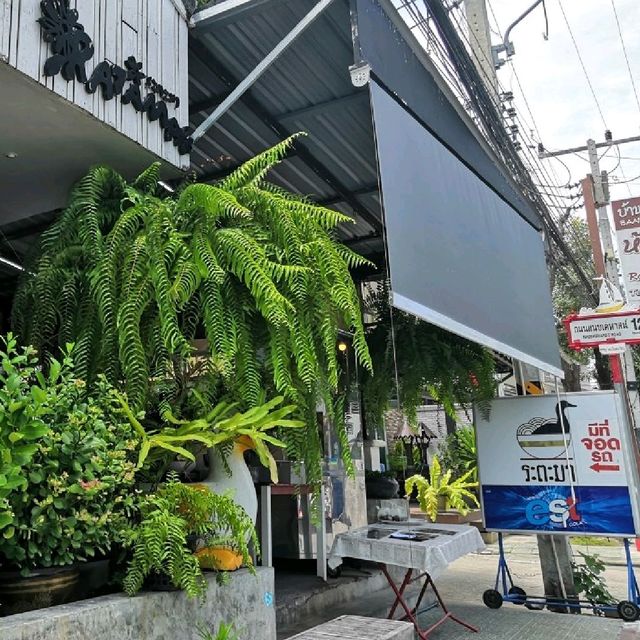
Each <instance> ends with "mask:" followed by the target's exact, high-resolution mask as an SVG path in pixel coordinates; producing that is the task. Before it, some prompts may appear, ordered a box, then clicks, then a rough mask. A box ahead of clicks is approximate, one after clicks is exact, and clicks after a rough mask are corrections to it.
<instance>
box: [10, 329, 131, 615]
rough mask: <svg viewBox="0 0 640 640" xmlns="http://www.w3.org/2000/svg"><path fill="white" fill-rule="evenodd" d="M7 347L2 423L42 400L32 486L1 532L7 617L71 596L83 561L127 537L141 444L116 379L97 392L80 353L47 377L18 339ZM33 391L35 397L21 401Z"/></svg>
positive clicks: (21, 490)
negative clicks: (80, 374) (79, 363)
mask: <svg viewBox="0 0 640 640" xmlns="http://www.w3.org/2000/svg"><path fill="white" fill-rule="evenodd" d="M6 346H7V352H8V353H5V356H4V364H5V367H4V375H6V376H7V377H6V379H5V381H4V384H3V388H2V391H0V397H1V400H0V402H1V403H2V405H3V409H4V410H3V411H2V418H0V420H5V421H6V420H8V419H13V418H9V417H7V413H15V412H22V411H24V410H25V407H26V406H27V405H28V404H29V403H31V402H33V403H35V405H36V406H37V407H38V414H39V415H38V421H37V424H38V432H39V434H40V435H39V437H38V438H37V439H36V440H34V441H33V451H32V455H31V456H30V459H29V460H28V462H26V463H25V464H24V465H23V466H22V473H23V475H24V480H25V482H24V483H23V484H22V485H21V486H19V487H18V488H16V489H14V490H13V491H11V492H10V493H9V494H8V495H7V496H6V497H5V501H6V503H7V504H8V507H9V510H10V512H11V514H12V522H11V524H10V525H9V526H8V527H5V528H4V530H3V535H0V558H2V562H3V565H2V571H0V600H1V601H2V603H3V605H4V611H5V612H7V611H24V610H28V609H31V608H39V607H41V606H49V605H52V604H57V603H59V602H62V601H64V600H66V599H68V598H69V597H70V596H71V594H72V593H73V590H74V587H75V584H76V583H77V580H78V564H79V563H83V562H86V561H88V560H90V559H92V558H95V557H96V556H99V555H105V554H108V553H109V552H110V550H111V548H112V546H113V545H114V544H117V543H118V542H119V541H120V540H121V535H122V533H123V532H124V531H125V529H126V524H127V518H128V516H129V514H130V513H131V510H132V508H133V498H134V480H135V468H136V463H135V450H136V448H137V446H138V443H137V439H136V435H135V432H134V431H133V429H132V427H131V425H130V424H129V422H128V421H127V420H125V419H124V418H123V416H122V412H121V409H120V405H119V402H118V397H117V396H116V393H115V391H114V389H113V388H112V387H111V386H110V385H109V384H108V383H107V382H106V380H105V379H104V378H102V377H100V378H98V379H97V380H96V383H95V385H94V389H93V390H92V391H91V393H88V392H87V389H86V385H85V383H84V381H82V380H79V379H77V378H76V377H75V373H74V366H73V361H72V358H71V347H69V348H68V349H67V350H66V352H65V353H63V358H62V360H61V361H58V360H56V359H53V358H51V359H50V361H49V366H48V372H47V374H46V376H45V374H44V373H43V372H42V371H39V370H37V369H33V366H32V365H33V363H32V362H31V360H30V357H29V356H26V355H25V356H24V357H23V358H22V357H21V356H20V355H17V356H16V355H15V354H20V353H23V355H24V353H26V352H19V351H15V347H14V346H12V343H11V342H10V341H9V342H8V343H7V345H6ZM12 349H13V351H12ZM12 353H13V355H14V356H15V357H13V363H12V364H10V363H8V362H7V361H8V359H9V360H10V359H11V357H12ZM23 385H28V386H29V387H30V393H29V396H30V397H29V398H27V397H25V398H23V399H21V400H19V399H17V397H16V394H17V393H18V390H19V389H20V388H22V386H23ZM23 391H24V389H23ZM10 398H13V399H10ZM42 425H44V427H45V428H44V429H43V427H42ZM5 454H6V451H3V455H5Z"/></svg>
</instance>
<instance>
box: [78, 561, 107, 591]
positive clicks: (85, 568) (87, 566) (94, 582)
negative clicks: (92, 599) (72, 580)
mask: <svg viewBox="0 0 640 640" xmlns="http://www.w3.org/2000/svg"><path fill="white" fill-rule="evenodd" d="M78 573H79V574H80V575H79V582H80V584H82V591H83V592H84V594H85V596H86V595H88V594H93V593H94V592H96V591H102V590H103V589H105V588H106V587H107V585H108V584H109V580H110V579H111V559H110V558H103V559H101V560H88V561H87V562H81V563H78Z"/></svg>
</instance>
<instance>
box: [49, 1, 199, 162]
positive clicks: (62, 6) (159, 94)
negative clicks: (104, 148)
mask: <svg viewBox="0 0 640 640" xmlns="http://www.w3.org/2000/svg"><path fill="white" fill-rule="evenodd" d="M40 9H41V11H42V17H40V18H39V19H38V22H39V23H40V27H41V29H42V35H43V39H44V41H45V42H47V43H49V44H50V47H51V53H52V55H51V57H50V58H48V59H47V60H46V62H45V64H44V74H45V75H46V76H56V75H58V74H60V75H61V76H62V77H63V78H64V79H65V80H66V81H67V82H71V81H73V80H74V79H76V80H77V81H78V82H81V83H82V84H84V86H85V89H86V90H87V91H88V92H89V93H95V92H96V91H97V90H98V89H100V90H101V91H102V97H103V98H104V99H105V100H107V101H108V100H113V99H114V98H115V97H116V96H120V100H121V102H122V103H123V104H125V105H127V104H128V105H131V107H132V108H133V109H135V110H136V111H138V112H141V113H146V114H147V118H148V119H149V121H151V122H155V121H158V124H159V126H160V127H161V128H162V130H163V131H164V139H165V141H166V142H173V144H174V145H175V146H176V147H177V149H178V152H179V153H180V154H187V153H189V152H190V151H191V148H192V146H193V140H192V138H191V136H190V133H191V130H190V128H189V127H182V126H180V124H179V122H178V120H177V119H176V118H175V116H170V115H169V108H170V106H171V105H173V108H174V109H175V108H177V107H179V106H180V99H179V98H178V97H177V96H175V95H174V94H172V93H170V92H169V91H167V90H166V89H165V88H164V87H163V86H162V85H161V84H160V83H159V82H157V80H155V79H154V78H151V77H150V76H147V75H145V74H144V73H143V65H142V63H141V62H138V60H136V58H135V56H129V57H128V58H127V59H126V60H125V61H124V63H123V64H124V66H120V65H118V64H114V63H111V62H109V61H107V60H103V61H102V62H99V63H98V64H97V66H96V67H94V69H93V70H92V72H91V74H90V75H89V77H87V70H86V64H87V62H89V60H91V59H92V58H93V55H94V47H93V41H92V40H91V38H90V36H89V35H88V34H87V33H86V32H85V30H84V26H83V25H82V24H81V23H80V22H78V19H79V14H78V11H77V10H76V9H71V8H70V6H69V0H42V1H41V2H40Z"/></svg>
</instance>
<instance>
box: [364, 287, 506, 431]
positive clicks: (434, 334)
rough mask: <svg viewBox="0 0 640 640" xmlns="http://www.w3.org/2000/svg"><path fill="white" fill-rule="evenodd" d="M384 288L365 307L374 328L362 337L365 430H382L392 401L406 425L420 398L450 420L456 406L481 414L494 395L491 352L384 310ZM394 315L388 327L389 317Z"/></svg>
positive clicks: (413, 421) (413, 419) (414, 420)
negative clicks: (367, 354)
mask: <svg viewBox="0 0 640 640" xmlns="http://www.w3.org/2000/svg"><path fill="white" fill-rule="evenodd" d="M389 296H390V292H389V287H388V283H386V282H383V283H380V284H379V286H378V287H377V288H376V289H375V290H373V291H372V292H371V293H370V295H369V296H368V297H367V299H366V301H365V304H366V307H367V311H368V312H370V313H371V314H372V315H373V316H374V318H375V322H374V323H373V324H372V325H371V326H370V328H369V330H368V332H367V341H368V344H369V349H370V351H371V358H372V361H373V370H374V371H375V375H370V374H369V373H368V372H367V371H365V373H364V380H363V395H364V400H365V403H364V404H365V408H366V411H367V416H366V417H367V424H368V425H370V426H371V428H373V429H375V428H376V427H382V426H383V416H384V413H385V411H386V410H387V409H388V407H389V403H390V401H391V399H392V398H393V397H395V395H396V372H397V381H398V386H399V395H400V398H399V399H400V409H401V410H402V411H403V413H404V414H405V416H406V417H407V419H408V421H409V423H410V424H412V425H415V424H416V423H417V408H418V407H419V406H420V405H421V404H422V402H423V398H424V397H425V396H430V397H431V398H433V399H434V400H436V401H438V402H440V403H442V405H443V407H444V409H445V411H446V412H447V413H449V414H450V415H452V416H454V415H455V405H456V404H469V403H471V402H478V403H479V404H480V407H481V408H482V407H483V406H484V407H487V406H488V401H489V400H491V399H492V398H493V397H494V395H495V388H496V383H495V379H494V370H495V366H494V360H493V356H492V354H491V352H490V351H489V350H488V349H486V348H484V347H482V346H480V345H478V344H476V343H474V342H470V341H469V340H466V339H465V338H461V337H460V336H457V335H455V334H453V333H450V332H448V331H445V330H444V329H441V328H440V327H436V326H435V325H432V324H429V323H428V322H425V321H424V320H420V319H419V318H416V317H415V316H412V315H409V314H407V313H403V312H402V311H398V310H396V309H394V310H393V312H392V311H391V309H390V306H389ZM391 313H393V322H392V316H391Z"/></svg>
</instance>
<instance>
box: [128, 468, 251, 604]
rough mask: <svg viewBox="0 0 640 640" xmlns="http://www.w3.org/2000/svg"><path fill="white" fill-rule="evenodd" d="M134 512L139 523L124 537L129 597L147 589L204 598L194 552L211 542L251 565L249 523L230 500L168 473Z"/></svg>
mask: <svg viewBox="0 0 640 640" xmlns="http://www.w3.org/2000/svg"><path fill="white" fill-rule="evenodd" d="M139 512H140V522H139V523H138V524H135V525H133V526H131V527H130V529H129V530H128V532H127V535H126V546H127V547H128V548H129V549H130V550H131V559H130V561H129V564H128V567H127V573H126V576H125V578H124V581H123V587H124V590H125V592H126V593H127V594H129V595H134V594H135V593H137V592H138V591H139V590H140V589H141V588H142V587H143V586H144V585H145V584H147V586H149V587H150V588H153V589H160V590H165V589H182V590H184V591H185V592H186V593H187V595H188V596H190V597H202V596H204V594H205V593H206V588H207V583H206V580H205V578H204V576H203V574H202V568H201V562H200V560H199V558H198V553H200V551H201V550H202V549H211V548H212V547H211V546H210V545H212V544H213V540H214V539H215V544H216V545H218V546H217V548H218V549H220V548H221V549H234V550H235V553H236V554H237V555H238V556H239V558H240V560H241V562H242V563H244V564H246V565H247V566H249V567H251V566H252V565H251V559H250V555H249V547H248V542H247V539H249V540H250V541H251V542H252V543H253V544H254V545H255V547H256V549H257V548H258V543H257V537H256V533H255V529H254V527H253V522H252V521H251V520H250V518H249V517H248V516H247V515H246V513H245V512H244V511H243V510H242V508H241V507H239V506H237V505H236V504H235V503H234V502H233V501H232V500H231V498H230V497H229V496H223V495H216V494H214V493H212V492H211V491H210V490H209V489H208V488H207V487H205V486H202V485H190V484H183V483H181V482H179V481H178V480H177V477H176V476H175V474H170V477H169V479H168V481H167V483H166V484H164V485H162V486H161V487H160V488H159V489H158V491H157V492H156V493H154V494H150V495H147V496H144V497H143V498H142V499H141V501H140V504H139ZM209 555H212V554H211V553H210V554H209ZM213 555H215V554H213ZM205 568H208V567H205ZM211 568H219V567H211Z"/></svg>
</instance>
